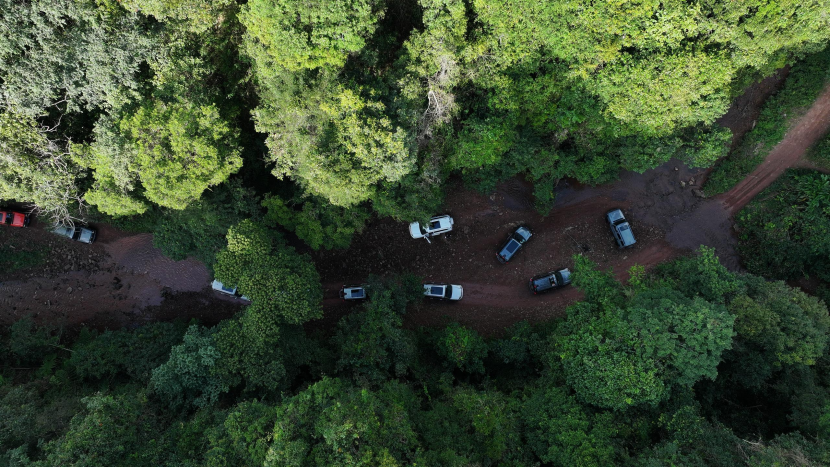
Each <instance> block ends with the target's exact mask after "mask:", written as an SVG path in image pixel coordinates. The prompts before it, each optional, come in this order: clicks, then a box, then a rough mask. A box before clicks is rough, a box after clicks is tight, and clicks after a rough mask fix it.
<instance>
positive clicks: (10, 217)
mask: <svg viewBox="0 0 830 467" xmlns="http://www.w3.org/2000/svg"><path fill="white" fill-rule="evenodd" d="M13 218H14V215H13V214H12V213H10V212H9V213H6V218H5V219H4V220H3V222H4V223H6V224H11V223H12V219H13Z"/></svg>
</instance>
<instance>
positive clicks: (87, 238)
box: [79, 227, 95, 243]
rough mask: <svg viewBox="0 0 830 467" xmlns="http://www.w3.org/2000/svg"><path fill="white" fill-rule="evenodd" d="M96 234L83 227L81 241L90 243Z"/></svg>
mask: <svg viewBox="0 0 830 467" xmlns="http://www.w3.org/2000/svg"><path fill="white" fill-rule="evenodd" d="M94 234H95V231H94V230H92V229H88V228H86V227H81V236H80V238H79V240H80V241H82V242H87V243H89V241H90V240H92V236H93V235H94Z"/></svg>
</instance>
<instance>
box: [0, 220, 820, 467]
mask: <svg viewBox="0 0 830 467" xmlns="http://www.w3.org/2000/svg"><path fill="white" fill-rule="evenodd" d="M245 229H251V227H245ZM575 263H576V267H575V270H574V281H575V284H576V286H577V287H579V288H580V289H582V291H583V292H584V293H585V299H584V300H583V301H581V302H578V303H576V304H574V305H572V306H571V307H570V308H569V309H568V313H567V315H568V317H567V318H566V319H564V320H557V321H552V322H548V323H541V324H540V325H537V326H531V325H529V324H528V323H527V322H521V323H518V324H516V325H514V326H513V327H511V328H509V329H507V330H506V333H505V334H504V335H503V336H501V337H497V338H491V339H485V338H483V337H482V336H480V335H478V334H477V333H476V332H475V331H473V330H470V329H467V328H465V327H463V326H460V325H458V324H452V325H450V326H448V327H446V328H445V329H420V330H417V331H414V330H410V329H404V328H402V327H401V322H402V317H403V316H404V315H405V313H406V312H407V307H408V306H409V305H411V304H412V303H413V301H415V300H418V299H420V293H421V292H420V290H419V285H420V281H419V279H418V278H416V277H411V276H402V277H396V278H387V279H383V280H381V279H378V278H375V279H372V280H371V284H370V287H371V291H372V293H371V296H370V300H369V301H368V302H367V303H365V304H364V305H362V306H361V307H360V308H359V309H358V310H357V311H355V312H354V313H351V314H349V315H347V316H345V317H343V318H342V319H341V320H340V322H339V324H338V325H337V327H336V329H333V330H332V331H331V332H330V333H328V334H316V333H315V334H313V335H309V334H306V333H305V332H304V330H303V328H302V327H301V326H297V325H296V324H287V323H286V322H285V321H282V320H278V319H272V318H269V316H273V315H270V314H268V313H267V312H264V311H263V310H261V309H256V308H253V307H252V308H248V309H247V310H246V311H244V312H243V313H242V314H241V315H239V316H237V317H235V318H233V319H230V320H226V321H223V322H221V323H220V324H218V325H216V326H213V327H205V326H202V325H200V324H199V323H195V322H194V323H190V324H186V323H173V324H171V323H157V324H151V325H147V326H145V327H141V328H138V329H134V330H118V331H105V332H102V333H98V332H94V331H87V330H83V331H81V333H80V335H78V336H77V337H74V338H72V339H68V338H66V336H65V334H62V333H61V332H60V330H57V329H48V328H41V327H37V326H35V325H34V323H33V322H32V321H31V320H30V319H24V320H21V321H19V322H17V323H16V324H15V325H14V326H12V327H11V329H10V331H9V333H8V335H6V336H5V337H4V338H3V340H2V344H3V345H2V351H3V353H4V355H3V359H2V361H3V362H4V364H3V368H2V375H3V381H2V385H0V450H2V452H3V454H2V460H0V465H8V466H61V467H69V466H103V465H106V466H113V467H115V466H148V465H154V466H171V467H173V466H176V467H178V466H224V467H231V466H239V467H247V466H254V465H265V466H289V465H291V466H301V465H320V466H338V465H340V466H347V465H366V466H380V465H383V466H395V465H420V466H453V465H456V466H465V465H496V464H497V465H514V466H531V465H555V466H607V465H628V466H644V467H645V466H649V467H650V466H669V465H684V466H697V465H720V466H740V465H746V466H780V465H801V466H808V465H809V466H813V465H815V466H818V465H827V463H828V462H830V444H828V442H830V438H829V437H830V360H828V352H827V345H828V338H830V317H828V312H827V307H826V306H825V305H824V303H823V302H822V301H820V300H818V299H817V298H815V297H811V296H809V295H806V294H805V293H803V292H802V291H800V290H799V289H796V288H791V287H789V286H787V285H786V284H785V283H783V282H767V281H765V280H764V279H762V278H760V277H758V276H754V275H749V274H746V275H736V274H733V273H730V272H728V271H727V270H725V269H724V268H723V267H722V266H721V265H720V264H719V262H718V260H717V258H716V257H714V255H713V252H712V251H711V250H706V249H703V250H701V251H700V253H699V254H698V256H696V257H689V258H682V259H679V260H676V261H674V262H671V263H666V264H664V265H662V266H661V267H659V268H658V269H657V270H655V271H654V272H653V273H652V274H649V275H644V274H642V271H640V270H638V269H636V268H635V269H633V270H632V272H631V278H630V279H629V280H628V281H627V282H626V283H619V282H617V281H616V280H615V279H614V278H613V276H612V275H611V274H610V273H608V272H602V271H598V270H596V268H595V266H594V265H593V264H591V263H590V261H588V260H586V259H584V258H583V257H581V256H577V257H576V258H575ZM316 303H317V304H319V297H318V298H317V299H316ZM309 306H310V307H311V308H313V304H309Z"/></svg>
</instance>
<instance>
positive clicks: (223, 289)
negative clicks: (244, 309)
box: [210, 279, 251, 302]
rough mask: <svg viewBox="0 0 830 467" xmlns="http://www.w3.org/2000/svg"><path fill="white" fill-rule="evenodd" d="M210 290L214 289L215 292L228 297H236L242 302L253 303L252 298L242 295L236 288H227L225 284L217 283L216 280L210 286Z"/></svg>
mask: <svg viewBox="0 0 830 467" xmlns="http://www.w3.org/2000/svg"><path fill="white" fill-rule="evenodd" d="M210 288H212V289H213V290H215V291H217V292H219V293H223V294H227V295H230V296H233V297H236V298H241V299H242V300H245V301H247V302H250V301H251V299H250V298H248V297H246V296H244V295H242V294H240V293H239V292H238V291H237V290H236V287H233V288H231V287H227V286H226V285H225V284H223V283H221V282H219V281H217V280H216V279H214V280H213V283H211V284H210Z"/></svg>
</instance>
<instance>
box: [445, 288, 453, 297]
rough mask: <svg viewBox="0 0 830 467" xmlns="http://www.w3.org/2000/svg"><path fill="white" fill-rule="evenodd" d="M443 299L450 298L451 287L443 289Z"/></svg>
mask: <svg viewBox="0 0 830 467" xmlns="http://www.w3.org/2000/svg"><path fill="white" fill-rule="evenodd" d="M444 298H452V287H447V288H446V289H444Z"/></svg>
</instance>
